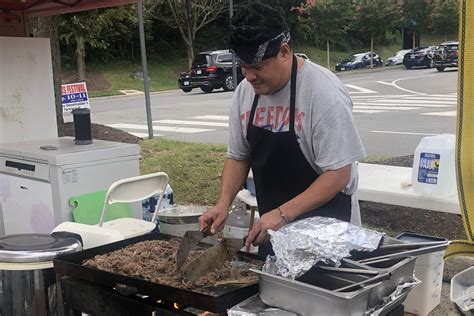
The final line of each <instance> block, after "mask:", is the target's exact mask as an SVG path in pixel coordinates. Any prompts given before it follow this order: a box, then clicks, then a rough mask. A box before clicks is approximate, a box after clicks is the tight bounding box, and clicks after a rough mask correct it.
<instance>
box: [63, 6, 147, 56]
mask: <svg viewBox="0 0 474 316" xmlns="http://www.w3.org/2000/svg"><path fill="white" fill-rule="evenodd" d="M59 17H60V19H61V20H60V34H61V36H60V40H61V43H62V45H63V47H66V51H68V52H71V51H73V50H74V48H75V40H74V39H75V36H76V35H77V34H82V35H83V36H84V38H85V41H86V48H87V49H88V54H91V55H92V56H93V58H92V59H94V60H100V61H105V62H108V61H110V60H114V59H117V58H121V59H125V58H128V57H130V55H129V53H130V52H132V51H133V45H134V44H133V43H134V41H135V40H136V39H138V27H137V16H136V12H135V7H134V6H133V5H124V6H118V7H113V8H107V9H96V10H90V11H84V12H78V13H72V14H66V15H60V16H59ZM146 21H147V20H145V23H146ZM148 22H149V21H148Z"/></svg>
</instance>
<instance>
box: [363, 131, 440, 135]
mask: <svg viewBox="0 0 474 316" xmlns="http://www.w3.org/2000/svg"><path fill="white" fill-rule="evenodd" d="M371 132H372V133H380V134H400V135H436V134H431V133H410V132H394V131H371Z"/></svg>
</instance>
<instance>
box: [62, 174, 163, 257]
mask: <svg viewBox="0 0 474 316" xmlns="http://www.w3.org/2000/svg"><path fill="white" fill-rule="evenodd" d="M167 184H168V175H167V174H166V173H164V172H157V173H151V174H146V175H142V176H137V177H131V178H126V179H122V180H118V181H116V182H114V183H112V184H111V185H110V187H109V189H108V190H107V193H106V195H105V201H104V206H103V208H102V214H101V216H100V221H99V224H97V225H86V224H81V223H74V222H64V223H61V224H59V225H58V226H56V228H54V230H53V232H57V231H67V232H72V233H76V234H79V235H80V236H81V237H82V241H83V246H84V247H83V248H84V249H88V248H92V247H97V246H100V245H105V244H109V243H112V242H116V241H120V240H123V239H127V238H132V237H136V236H140V235H144V234H146V233H149V232H151V231H152V230H153V229H155V227H156V224H155V223H154V221H155V218H156V214H157V210H159V208H160V204H161V200H162V199H163V195H164V192H165V189H166V185H167ZM155 194H159V198H158V202H157V204H156V208H155V211H154V213H153V218H152V220H151V222H148V221H145V220H142V219H137V218H118V219H114V220H110V221H107V222H104V218H105V214H106V212H107V207H108V206H109V205H111V204H113V203H131V202H137V201H142V200H144V199H146V198H149V197H151V196H153V195H155Z"/></svg>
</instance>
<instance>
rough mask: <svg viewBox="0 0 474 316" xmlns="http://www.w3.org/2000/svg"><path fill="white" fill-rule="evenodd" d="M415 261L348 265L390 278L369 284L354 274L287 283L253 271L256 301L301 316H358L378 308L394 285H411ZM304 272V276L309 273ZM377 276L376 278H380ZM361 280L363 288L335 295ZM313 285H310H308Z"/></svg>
mask: <svg viewBox="0 0 474 316" xmlns="http://www.w3.org/2000/svg"><path fill="white" fill-rule="evenodd" d="M415 260H416V257H408V258H397V259H388V260H387V261H384V262H383V263H377V264H374V265H373V266H370V265H363V264H359V263H356V262H352V261H350V260H349V261H348V262H346V264H348V265H351V262H352V264H353V265H354V266H355V267H357V268H358V269H364V268H365V269H367V270H378V271H380V275H382V274H387V273H388V274H389V275H391V277H390V278H388V279H387V278H385V279H383V280H382V281H377V282H375V283H370V279H371V278H374V279H375V278H376V277H377V276H375V277H374V276H372V277H368V276H367V275H362V274H357V273H324V274H318V270H317V269H311V270H310V271H313V272H314V274H313V275H306V276H305V277H304V278H302V280H304V281H305V282H302V281H298V280H291V279H287V278H283V277H280V276H276V275H273V274H269V273H266V272H262V271H257V270H253V269H252V271H254V272H256V273H258V274H259V281H260V283H259V285H260V298H261V299H262V301H263V302H264V303H265V304H267V305H270V306H275V307H278V308H282V309H284V310H288V311H292V312H295V313H298V314H301V315H303V316H313V315H334V316H337V315H341V316H342V315H362V314H364V313H365V312H366V311H367V310H369V309H370V308H372V307H374V306H377V305H380V304H381V302H382V299H383V298H384V297H385V296H387V295H388V294H390V293H392V292H393V290H394V289H395V287H396V285H398V284H402V283H405V282H410V281H412V276H413V270H414V268H415ZM310 271H308V272H310ZM380 275H379V276H380ZM361 280H365V282H366V283H367V285H363V286H362V287H359V288H358V289H355V290H354V289H353V290H351V291H338V289H342V288H344V287H348V286H350V285H353V284H356V283H360V282H361ZM309 283H313V284H309Z"/></svg>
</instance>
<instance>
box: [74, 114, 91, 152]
mask: <svg viewBox="0 0 474 316" xmlns="http://www.w3.org/2000/svg"><path fill="white" fill-rule="evenodd" d="M72 115H73V119H74V135H75V137H76V138H75V139H74V143H75V144H76V145H89V144H92V128H91V110H90V109H85V108H84V109H75V110H72Z"/></svg>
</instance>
